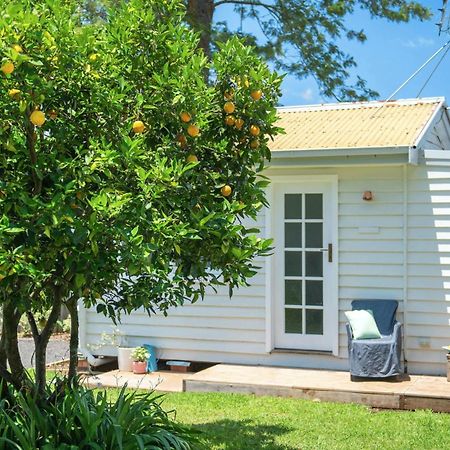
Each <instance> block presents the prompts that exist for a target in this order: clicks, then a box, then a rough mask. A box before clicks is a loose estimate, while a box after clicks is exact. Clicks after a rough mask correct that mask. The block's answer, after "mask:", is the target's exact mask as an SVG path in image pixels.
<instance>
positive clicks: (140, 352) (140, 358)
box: [131, 347, 150, 362]
mask: <svg viewBox="0 0 450 450" xmlns="http://www.w3.org/2000/svg"><path fill="white" fill-rule="evenodd" d="M148 358H150V353H149V352H148V350H146V349H145V348H144V347H136V348H135V349H134V350H133V351H132V352H131V359H132V360H133V361H134V362H144V361H147V359H148Z"/></svg>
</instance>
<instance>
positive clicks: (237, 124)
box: [234, 119, 244, 130]
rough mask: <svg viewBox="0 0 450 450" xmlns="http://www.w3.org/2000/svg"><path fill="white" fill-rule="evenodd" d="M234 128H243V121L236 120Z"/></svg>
mask: <svg viewBox="0 0 450 450" xmlns="http://www.w3.org/2000/svg"><path fill="white" fill-rule="evenodd" d="M234 126H235V127H236V128H237V129H238V130H240V129H241V128H242V127H243V126H244V121H243V120H242V119H236V121H235V122H234Z"/></svg>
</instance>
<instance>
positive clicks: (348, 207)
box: [86, 166, 450, 373]
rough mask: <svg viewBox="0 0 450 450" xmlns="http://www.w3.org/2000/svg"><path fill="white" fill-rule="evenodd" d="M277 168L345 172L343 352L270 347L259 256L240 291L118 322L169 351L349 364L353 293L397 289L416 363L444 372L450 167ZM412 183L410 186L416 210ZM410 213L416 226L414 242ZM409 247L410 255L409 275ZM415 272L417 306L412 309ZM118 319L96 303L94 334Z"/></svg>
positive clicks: (185, 355)
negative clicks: (369, 197)
mask: <svg viewBox="0 0 450 450" xmlns="http://www.w3.org/2000/svg"><path fill="white" fill-rule="evenodd" d="M268 174H269V175H270V174H273V175H280V174H285V175H296V176H298V177H299V180H301V177H302V175H315V174H316V175H337V176H338V191H339V192H338V201H339V205H338V207H339V208H338V209H339V223H338V228H339V309H340V312H339V317H338V318H337V319H336V320H339V357H333V356H331V355H317V354H311V353H299V352H298V353H289V352H273V353H269V352H267V348H268V347H270V345H267V338H268V336H270V333H267V330H266V288H265V283H266V266H267V264H266V261H264V260H261V261H260V264H259V265H261V267H262V268H261V270H260V273H259V274H258V275H257V276H255V277H254V279H253V280H251V283H252V286H251V287H248V288H242V289H240V290H239V291H238V292H236V294H235V295H234V296H233V298H232V299H231V300H230V299H229V298H228V295H227V290H226V289H221V290H220V292H219V293H218V294H213V293H211V294H210V295H208V296H207V298H206V299H205V301H204V302H199V303H197V304H195V305H186V306H183V307H181V308H177V309H173V310H171V311H170V312H169V316H168V317H160V316H156V317H152V318H148V317H147V316H146V315H145V314H143V313H134V314H133V315H132V316H130V317H125V318H124V320H123V322H122V325H120V327H119V328H120V329H121V330H122V331H123V332H124V333H125V334H127V335H128V336H129V341H128V343H129V344H130V345H139V344H142V343H145V342H147V343H152V344H154V345H156V347H158V348H159V349H160V352H159V355H158V356H159V357H160V358H163V359H167V358H180V359H181V358H182V359H188V360H198V361H214V362H236V363H250V364H270V365H282V366H294V367H317V368H329V369H344V370H345V369H346V368H347V360H346V357H347V348H346V346H347V336H346V332H345V316H344V311H345V310H348V309H350V303H351V301H352V300H353V299H396V300H398V301H399V302H400V307H399V314H398V318H399V320H400V321H402V322H403V321H404V320H405V319H407V320H408V323H407V324H406V332H407V333H408V336H407V337H406V340H405V342H406V347H407V348H406V356H407V358H408V368H409V371H410V372H412V373H413V372H418V373H443V371H444V352H443V351H441V350H440V346H441V345H444V344H448V343H450V342H448V341H449V340H450V336H449V326H448V325H449V315H448V306H446V305H449V303H445V302H446V301H450V290H448V288H449V287H450V198H448V199H447V200H445V198H444V197H445V196H447V195H448V196H449V197H450V185H449V184H448V177H450V170H449V169H448V168H439V169H436V170H434V169H433V171H432V172H428V173H427V169H426V168H425V167H422V166H419V167H416V168H409V169H408V174H409V180H408V183H404V178H403V177H404V167H403V166H372V167H369V166H367V167H342V168H317V169H294V168H290V169H272V170H271V171H269V172H268ZM430 177H431V178H430ZM446 177H447V178H446ZM406 185H409V186H410V189H411V192H410V193H409V195H408V199H409V200H408V208H407V214H405V209H404V202H405V199H406V197H405V195H404V194H405V193H404V190H403V189H404V186H406ZM441 188H442V192H441ZM434 189H439V190H434ZM365 190H371V191H372V192H373V193H374V200H373V201H371V202H366V201H363V200H362V193H363V192H364V191H365ZM419 191H420V192H419ZM446 192H447V193H446ZM440 201H444V202H445V201H447V204H445V203H444V204H442V203H440ZM269 213H270V212H266V214H269ZM433 214H434V215H433ZM264 216H265V215H264V214H261V216H260V218H259V221H258V222H259V224H260V226H261V227H262V230H263V234H264V233H265V228H264V225H265V223H266V220H265V217H264ZM405 217H407V218H408V225H409V227H410V228H409V230H408V248H407V252H406V251H405V246H404V244H405V243H406V241H405V240H404V229H405V228H404V222H405V220H404V219H405ZM404 255H407V256H408V264H407V270H408V278H406V277H405V275H406V271H405V264H404ZM267 279H270V276H268V277H267ZM406 280H407V283H408V284H407V288H408V289H407V291H408V297H409V298H408V302H407V304H408V308H409V310H410V312H409V313H408V314H407V315H406V316H405V317H403V309H404V302H403V298H404V292H405V282H406ZM268 302H270V299H268ZM449 306H450V305H449ZM111 329H112V327H111V325H109V323H108V321H107V320H106V319H105V318H103V316H101V315H98V314H96V313H95V311H88V312H87V320H86V333H87V334H86V338H87V342H88V343H91V344H95V343H97V342H98V341H99V340H100V334H101V332H102V331H110V330H111ZM98 353H102V354H114V350H113V349H107V348H106V347H105V348H103V349H101V350H98Z"/></svg>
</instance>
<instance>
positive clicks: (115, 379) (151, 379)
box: [85, 370, 192, 392]
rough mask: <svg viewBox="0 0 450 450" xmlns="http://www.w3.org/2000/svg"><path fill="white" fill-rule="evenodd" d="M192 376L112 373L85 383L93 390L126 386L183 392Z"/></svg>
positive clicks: (91, 378)
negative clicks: (184, 384)
mask: <svg viewBox="0 0 450 450" xmlns="http://www.w3.org/2000/svg"><path fill="white" fill-rule="evenodd" d="M190 375H192V374H189V373H172V372H167V371H158V372H153V373H148V374H145V375H137V374H134V373H132V372H120V371H118V370H113V371H111V372H105V373H100V374H97V375H90V376H86V378H85V383H86V385H88V386H89V387H93V388H105V387H112V388H117V387H123V386H124V385H125V384H126V385H127V386H128V387H129V388H133V389H146V390H155V391H164V392H182V390H183V380H184V379H185V378H186V377H188V376H190Z"/></svg>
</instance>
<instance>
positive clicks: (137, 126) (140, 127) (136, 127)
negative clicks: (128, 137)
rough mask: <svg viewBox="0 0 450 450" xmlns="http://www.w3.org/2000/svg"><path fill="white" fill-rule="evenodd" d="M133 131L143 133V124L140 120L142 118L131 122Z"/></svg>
mask: <svg viewBox="0 0 450 450" xmlns="http://www.w3.org/2000/svg"><path fill="white" fill-rule="evenodd" d="M133 131H134V132H135V133H136V134H140V133H143V132H144V131H145V124H144V122H142V120H136V121H135V122H133Z"/></svg>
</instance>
